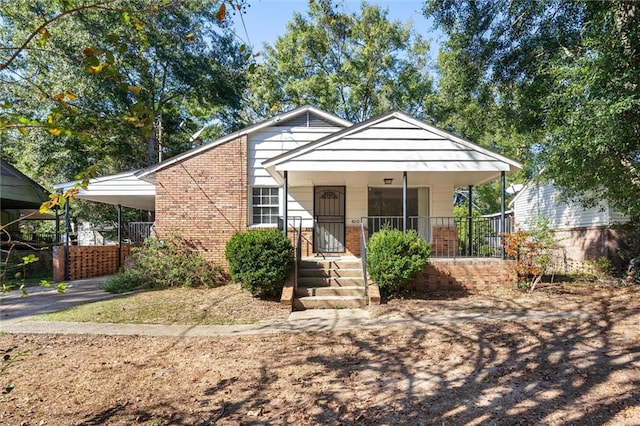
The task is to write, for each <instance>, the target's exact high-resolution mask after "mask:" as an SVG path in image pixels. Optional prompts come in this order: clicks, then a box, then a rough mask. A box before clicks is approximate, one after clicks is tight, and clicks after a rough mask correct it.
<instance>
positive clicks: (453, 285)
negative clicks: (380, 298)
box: [415, 258, 515, 293]
mask: <svg viewBox="0 0 640 426" xmlns="http://www.w3.org/2000/svg"><path fill="white" fill-rule="evenodd" d="M512 268H513V261H511V260H501V259H479V258H478V259H476V258H474V259H464V258H462V259H429V263H428V264H427V267H426V268H425V270H424V272H423V273H422V274H420V275H419V276H418V278H417V279H416V283H415V284H416V286H417V287H418V288H422V289H426V290H428V291H441V290H442V291H449V290H461V291H465V292H468V293H477V292H481V291H485V290H491V289H495V288H498V287H510V286H512V285H513V284H514V283H515V277H514V275H513V273H512Z"/></svg>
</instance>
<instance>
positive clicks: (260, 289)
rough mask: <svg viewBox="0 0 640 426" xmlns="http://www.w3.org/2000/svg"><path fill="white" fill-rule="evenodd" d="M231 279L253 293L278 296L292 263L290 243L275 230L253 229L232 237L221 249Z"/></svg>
mask: <svg viewBox="0 0 640 426" xmlns="http://www.w3.org/2000/svg"><path fill="white" fill-rule="evenodd" d="M224 255H225V257H226V258H227V261H228V262H229V272H230V273H231V278H233V280H234V281H236V282H239V283H240V285H241V286H242V288H244V289H245V290H248V291H249V292H251V294H253V295H254V296H260V297H269V296H277V295H278V294H279V293H280V292H282V287H283V286H284V280H285V279H286V277H287V274H288V273H289V271H290V270H291V266H292V263H293V246H292V245H291V241H289V239H288V238H287V237H286V235H284V233H283V232H281V231H278V230H276V229H268V230H266V229H252V230H250V231H247V232H238V233H236V234H234V235H233V237H231V240H229V242H228V243H227V246H226V248H225V252H224Z"/></svg>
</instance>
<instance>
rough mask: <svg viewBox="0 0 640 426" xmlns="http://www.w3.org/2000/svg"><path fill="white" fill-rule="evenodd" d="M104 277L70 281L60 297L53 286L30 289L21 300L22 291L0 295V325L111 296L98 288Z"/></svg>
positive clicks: (112, 295) (111, 295)
mask: <svg viewBox="0 0 640 426" xmlns="http://www.w3.org/2000/svg"><path fill="white" fill-rule="evenodd" d="M107 278H109V277H108V276H105V277H96V278H87V279H83V280H75V281H70V282H69V287H68V288H67V290H66V291H65V292H64V294H60V293H58V291H57V290H56V289H55V286H51V287H50V288H44V287H30V288H29V289H28V291H29V294H28V295H27V296H25V297H22V292H20V291H18V290H14V291H11V292H9V293H0V326H1V325H2V324H7V323H13V322H15V321H19V320H22V319H24V318H27V317H31V316H34V315H39V314H44V313H48V312H55V311H59V310H62V309H66V308H69V307H71V306H76V305H81V304H83V303H88V302H93V301H97V300H103V299H109V298H112V297H115V295H114V294H112V293H107V292H106V291H104V290H102V288H101V287H102V284H104V282H105V281H106V280H107ZM0 329H1V328H0Z"/></svg>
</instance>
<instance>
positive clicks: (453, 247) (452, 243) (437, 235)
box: [431, 226, 458, 256]
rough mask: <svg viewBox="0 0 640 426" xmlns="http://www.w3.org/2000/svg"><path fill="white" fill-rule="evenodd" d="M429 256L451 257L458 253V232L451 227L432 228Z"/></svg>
mask: <svg viewBox="0 0 640 426" xmlns="http://www.w3.org/2000/svg"><path fill="white" fill-rule="evenodd" d="M432 232H433V234H432V236H431V239H432V241H433V242H432V244H431V254H432V255H433V256H453V255H454V254H455V253H457V252H458V230H457V229H456V228H455V227H453V226H434V227H433V228H432Z"/></svg>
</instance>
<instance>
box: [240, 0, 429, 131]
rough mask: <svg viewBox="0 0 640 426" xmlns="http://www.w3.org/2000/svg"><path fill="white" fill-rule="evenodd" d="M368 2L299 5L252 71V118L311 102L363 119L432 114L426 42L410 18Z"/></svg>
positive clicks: (327, 0) (318, 2)
mask: <svg viewBox="0 0 640 426" xmlns="http://www.w3.org/2000/svg"><path fill="white" fill-rule="evenodd" d="M387 15H388V12H387V10H384V9H381V8H379V7H378V6H373V5H369V4H367V3H366V2H365V3H362V6H361V9H360V11H359V13H357V14H348V13H346V12H345V11H344V9H343V7H342V3H341V2H337V4H335V3H334V2H332V1H329V0H319V1H315V2H310V5H309V9H308V11H307V13H306V15H303V14H300V13H297V14H296V15H295V16H294V18H293V19H292V20H291V21H290V22H289V24H288V26H287V31H286V33H285V34H284V35H283V36H282V37H280V38H279V39H278V40H277V41H276V42H275V46H265V53H264V63H262V64H261V65H260V66H258V67H257V68H256V72H255V73H254V74H253V75H252V76H251V77H250V91H251V93H250V97H249V104H250V109H251V111H250V112H249V116H250V117H249V119H253V118H255V117H260V118H264V117H267V116H270V115H273V114H274V113H277V112H281V111H286V110H288V109H291V108H292V107H297V106H300V105H304V104H312V105H314V106H317V107H319V108H322V109H325V110H328V111H332V112H335V113H336V114H337V115H339V116H341V117H343V118H345V119H347V120H350V121H353V122H359V121H362V120H365V119H367V118H369V117H371V116H373V115H376V114H379V113H382V112H386V111H388V110H389V109H393V108H398V109H401V110H403V111H406V112H408V113H409V114H412V115H414V116H416V117H420V118H425V119H429V118H430V110H429V108H430V106H431V103H432V102H431V97H432V95H433V91H432V79H431V77H430V75H429V65H430V63H429V58H428V56H427V54H428V44H427V42H426V41H425V40H424V39H423V38H422V37H420V36H419V35H417V34H416V33H415V31H414V30H413V28H412V26H411V24H409V23H407V24H403V23H400V22H397V21H390V20H389V18H388V16H387Z"/></svg>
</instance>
